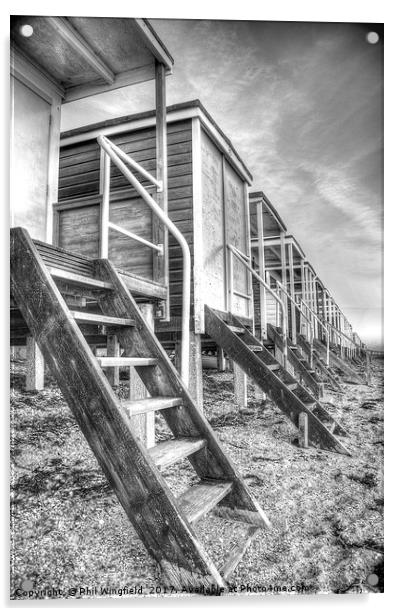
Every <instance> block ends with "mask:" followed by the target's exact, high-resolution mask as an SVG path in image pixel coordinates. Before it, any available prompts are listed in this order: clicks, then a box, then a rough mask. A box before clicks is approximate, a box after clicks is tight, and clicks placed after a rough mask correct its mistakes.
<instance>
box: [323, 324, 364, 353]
mask: <svg viewBox="0 0 400 616" xmlns="http://www.w3.org/2000/svg"><path fill="white" fill-rule="evenodd" d="M324 322H325V323H326V324H327V325H328V327H330V328H331V329H332V330H333V331H334V332H336V333H337V335H338V336H339V337H343V338H346V340H348V341H349V342H350V343H351V344H352V345H353V346H355V347H356V348H357V346H359V345H357V343H356V342H355V341H354V340H352V339H351V338H350V336H348V335H347V334H345V333H344V332H342V331H341V330H340V329H338V328H337V327H335V326H334V325H332V323H329V321H327V320H326V319H324Z"/></svg>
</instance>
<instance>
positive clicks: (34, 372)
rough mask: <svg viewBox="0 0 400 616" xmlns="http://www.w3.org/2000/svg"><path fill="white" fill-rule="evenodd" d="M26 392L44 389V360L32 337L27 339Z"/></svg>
mask: <svg viewBox="0 0 400 616" xmlns="http://www.w3.org/2000/svg"><path fill="white" fill-rule="evenodd" d="M25 389H26V391H41V390H42V389H44V359H43V355H42V353H41V351H40V349H39V347H38V345H37V344H36V342H35V339H34V338H33V337H32V336H27V339H26V379H25Z"/></svg>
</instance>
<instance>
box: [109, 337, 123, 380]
mask: <svg viewBox="0 0 400 616" xmlns="http://www.w3.org/2000/svg"><path fill="white" fill-rule="evenodd" d="M119 354H120V346H119V342H118V338H117V336H115V335H112V336H107V357H119ZM105 374H106V377H107V378H108V381H109V383H110V385H111V386H113V385H114V386H117V385H119V367H118V366H114V367H112V368H107V369H106V370H105Z"/></svg>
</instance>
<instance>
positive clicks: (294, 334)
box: [288, 243, 297, 344]
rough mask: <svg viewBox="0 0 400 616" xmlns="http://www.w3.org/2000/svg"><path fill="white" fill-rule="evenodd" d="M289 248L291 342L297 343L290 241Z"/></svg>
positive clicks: (291, 245) (291, 246)
mask: <svg viewBox="0 0 400 616" xmlns="http://www.w3.org/2000/svg"><path fill="white" fill-rule="evenodd" d="M288 250H289V289H290V297H291V298H292V302H291V303H290V314H291V322H292V336H291V338H292V342H293V344H297V331H296V309H295V307H294V304H295V298H294V267H293V244H292V243H290V244H289V246H288Z"/></svg>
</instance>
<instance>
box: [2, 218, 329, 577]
mask: <svg viewBox="0 0 400 616" xmlns="http://www.w3.org/2000/svg"><path fill="white" fill-rule="evenodd" d="M50 248H51V247H49V248H46V251H47V252H48V253H49V252H51V251H50ZM61 265H62V264H61V263H60V266H61ZM92 266H93V269H92V270H90V269H89V268H88V269H87V271H86V272H85V273H83V272H82V271H81V270H80V271H79V272H76V271H75V272H71V271H66V270H63V269H62V268H61V269H59V271H57V272H56V273H55V272H51V270H50V269H49V267H53V266H52V265H51V266H49V265H46V263H45V261H44V259H43V258H42V257H41V254H40V253H39V250H38V249H37V247H36V246H35V244H34V242H33V241H32V240H31V238H30V237H29V235H28V233H27V232H26V231H25V230H24V229H21V228H14V229H12V230H11V290H12V294H13V297H14V299H15V301H16V303H17V305H18V307H19V309H20V310H21V312H22V314H23V317H24V319H25V321H26V323H27V325H28V327H29V330H30V332H31V334H32V335H33V336H34V338H35V340H36V342H37V344H38V346H39V348H40V350H41V352H42V353H43V355H44V358H45V361H46V362H47V364H48V366H49V368H50V370H51V372H52V374H53V376H54V377H55V378H56V380H57V382H58V385H59V387H60V389H61V391H62V393H63V395H64V397H65V399H66V401H67V403H68V405H69V407H70V409H71V411H72V412H73V414H74V415H75V418H76V420H77V422H78V424H79V426H80V428H81V429H82V432H83V433H84V435H85V437H86V439H87V441H88V443H89V445H90V447H91V448H92V451H93V453H94V455H95V456H96V458H97V460H98V462H99V464H100V466H101V468H102V470H103V471H104V473H105V475H106V477H107V478H108V481H109V482H110V484H111V486H112V488H113V490H114V492H115V494H116V495H117V497H118V499H119V501H120V503H121V505H122V506H123V508H124V510H125V512H126V514H127V516H128V518H129V520H130V521H131V523H132V524H133V526H134V528H135V530H136V532H137V534H138V535H139V537H140V539H141V540H142V541H143V543H144V545H145V547H146V548H147V550H148V552H149V554H150V555H151V556H152V557H153V558H154V559H155V561H157V563H159V565H160V568H161V571H162V573H163V577H164V579H165V580H166V581H168V582H169V583H170V584H173V585H174V586H175V587H176V588H181V587H182V586H183V585H185V586H187V585H196V586H198V585H199V584H203V585H204V586H205V587H207V588H208V587H213V586H214V587H215V586H216V587H224V586H225V585H226V580H227V578H228V577H229V576H230V575H231V574H232V572H233V571H234V569H235V567H236V565H237V564H238V563H239V562H240V560H241V558H242V557H243V554H244V551H245V550H246V548H247V546H248V545H249V543H250V541H251V539H252V538H253V537H254V536H255V534H256V533H257V532H258V531H259V530H261V529H265V528H268V527H269V526H270V522H269V521H268V519H267V517H266V516H265V514H264V512H263V511H262V510H261V508H260V506H259V505H258V503H257V502H256V500H255V499H254V498H253V497H252V495H251V494H250V492H249V490H248V488H247V486H246V485H245V483H244V482H243V480H242V479H241V477H240V476H239V474H238V472H237V471H236V469H235V468H234V466H233V464H232V462H231V461H230V459H229V458H228V456H227V455H226V454H225V453H224V452H223V451H222V449H221V447H220V444H219V442H218V440H217V438H216V436H215V434H214V432H213V430H212V428H211V427H210V425H209V423H208V422H207V420H206V419H205V417H204V416H203V415H202V414H201V413H200V411H199V410H198V408H197V407H196V405H195V403H194V401H193V400H192V398H191V397H190V394H189V392H188V390H187V388H186V386H185V385H184V383H183V382H182V380H181V378H180V376H179V374H178V373H177V372H176V370H175V368H174V367H173V365H172V364H171V362H170V361H169V359H168V357H167V355H166V353H165V352H164V350H163V348H162V346H161V345H160V343H159V342H158V340H157V338H156V337H155V335H154V333H153V332H152V331H151V329H150V328H149V326H148V325H147V323H146V321H145V320H144V318H143V316H142V314H141V312H140V310H139V309H138V306H137V304H136V302H135V300H134V299H133V297H132V294H131V290H129V289H128V286H127V284H126V283H125V282H124V280H123V279H122V277H121V276H120V275H119V274H118V272H117V271H116V270H115V269H114V267H113V266H112V265H111V263H110V262H109V261H108V260H105V259H101V260H95V261H92ZM60 281H64V283H65V282H67V283H68V289H69V292H70V293H71V292H72V291H73V290H74V291H75V292H76V293H77V294H79V293H80V292H81V293H82V292H85V293H88V292H89V291H90V292H91V293H92V294H93V296H95V297H96V301H97V305H98V306H99V308H100V312H101V313H96V314H95V313H93V312H88V311H84V310H70V309H69V308H68V305H67V303H66V301H65V299H64V297H63V295H62V293H61V292H60V289H59V288H58V286H57V283H59V282H60ZM64 291H65V289H64V290H63V292H64ZM142 291H143V289H142V288H140V289H139V290H138V293H139V294H140V293H141V292H142ZM87 325H90V326H91V327H93V326H95V327H97V328H99V329H101V330H106V331H107V332H108V333H112V334H113V335H116V336H117V337H118V340H119V342H120V344H121V347H122V348H123V350H124V352H125V354H124V356H123V357H115V358H112V357H104V358H96V357H95V356H94V354H93V353H92V351H91V349H90V347H89V344H88V343H87V341H86V340H85V337H84V335H83V333H82V331H84V328H85V327H86V326H87ZM121 365H125V366H134V368H135V370H136V371H137V373H138V375H139V376H140V378H141V379H142V381H143V383H144V385H145V387H146V388H147V390H148V392H149V394H150V396H151V397H150V398H146V399H140V400H133V401H130V402H124V401H121V400H120V399H118V397H117V396H116V394H115V392H114V391H113V389H112V387H111V386H110V384H109V382H108V380H107V378H106V376H105V374H104V372H103V368H108V367H110V366H121ZM151 411H157V412H160V413H161V415H162V416H163V418H164V419H165V421H166V422H167V424H168V427H169V429H170V430H171V432H172V434H173V438H172V439H171V440H169V441H163V442H161V443H159V444H156V446H155V447H152V448H151V449H146V448H145V447H144V445H143V444H142V442H141V441H140V439H139V438H138V437H137V435H136V434H135V431H134V429H133V428H132V426H131V423H130V418H132V417H135V416H136V415H138V414H141V413H146V412H151ZM332 438H333V437H332ZM183 458H187V459H188V460H189V462H190V464H191V465H192V467H193V469H194V472H195V474H196V475H197V481H196V483H195V484H194V485H193V486H192V487H189V489H188V490H187V491H185V492H184V493H183V494H181V495H180V496H178V497H175V496H174V495H173V493H172V492H171V490H170V488H169V487H168V485H167V483H166V481H165V479H164V477H163V475H162V474H161V472H162V471H163V470H164V469H166V468H167V467H170V466H171V465H172V464H174V463H175V462H176V461H178V460H181V459H183ZM213 509H215V512H216V513H217V512H218V515H219V516H222V517H225V518H226V519H228V520H233V521H239V522H242V523H244V524H245V525H246V532H245V537H244V539H243V538H242V542H241V543H240V542H239V543H238V544H237V546H236V548H235V549H234V550H233V552H232V553H231V554H230V555H229V556H228V559H227V561H226V564H225V566H224V567H223V568H222V570H221V571H219V570H217V568H216V566H215V565H214V563H213V562H212V560H211V558H210V557H209V555H208V554H207V553H206V551H205V549H204V547H203V545H202V543H201V542H200V541H199V539H198V537H197V536H196V533H195V529H194V526H193V525H194V524H195V523H196V521H197V520H199V519H200V518H202V517H203V516H205V515H206V514H207V513H209V512H211V511H212V510H213Z"/></svg>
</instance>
